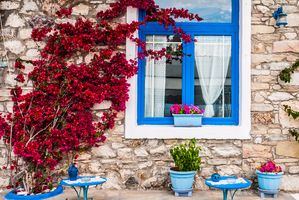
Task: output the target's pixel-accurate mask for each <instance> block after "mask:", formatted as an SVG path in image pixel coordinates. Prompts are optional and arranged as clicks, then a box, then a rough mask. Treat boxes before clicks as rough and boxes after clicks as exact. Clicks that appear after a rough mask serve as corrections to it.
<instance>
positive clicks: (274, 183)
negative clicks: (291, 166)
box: [256, 160, 283, 195]
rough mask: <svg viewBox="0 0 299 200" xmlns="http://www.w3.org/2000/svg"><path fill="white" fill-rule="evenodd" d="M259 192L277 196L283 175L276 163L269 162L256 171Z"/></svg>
mask: <svg viewBox="0 0 299 200" xmlns="http://www.w3.org/2000/svg"><path fill="white" fill-rule="evenodd" d="M256 174H257V178H258V185H259V191H260V193H261V194H262V195H264V194H270V195H277V194H278V192H279V187H280V183H281V178H282V175H283V172H282V169H281V167H280V166H278V165H276V164H275V162H274V161H271V160H269V161H267V162H266V163H263V164H262V165H261V166H259V167H258V168H257V169H256Z"/></svg>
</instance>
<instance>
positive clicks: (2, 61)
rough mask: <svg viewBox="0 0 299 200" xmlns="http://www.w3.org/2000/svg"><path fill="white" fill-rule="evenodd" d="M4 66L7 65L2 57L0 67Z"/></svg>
mask: <svg viewBox="0 0 299 200" xmlns="http://www.w3.org/2000/svg"><path fill="white" fill-rule="evenodd" d="M6 67H8V63H7V62H6V61H5V60H4V59H3V58H2V60H0V69H1V68H6Z"/></svg>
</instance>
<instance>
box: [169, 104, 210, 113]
mask: <svg viewBox="0 0 299 200" xmlns="http://www.w3.org/2000/svg"><path fill="white" fill-rule="evenodd" d="M170 112H171V113H172V114H203V113H204V110H203V109H200V108H199V107H198V106H194V105H190V106H188V105H186V104H184V105H182V104H174V105H172V106H171V107H170Z"/></svg>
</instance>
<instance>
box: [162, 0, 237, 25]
mask: <svg viewBox="0 0 299 200" xmlns="http://www.w3.org/2000/svg"><path fill="white" fill-rule="evenodd" d="M231 1H232V0H156V3H157V4H158V5H159V6H160V7H161V8H169V7H175V8H185V9H188V10H189V11H190V12H192V13H195V14H199V16H200V17H202V18H203V19H204V20H203V21H202V22H217V23H230V22H231V13H232V11H231V10H232V6H231V4H232V3H231ZM178 21H182V20H178Z"/></svg>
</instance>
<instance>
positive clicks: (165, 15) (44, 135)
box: [0, 0, 201, 193]
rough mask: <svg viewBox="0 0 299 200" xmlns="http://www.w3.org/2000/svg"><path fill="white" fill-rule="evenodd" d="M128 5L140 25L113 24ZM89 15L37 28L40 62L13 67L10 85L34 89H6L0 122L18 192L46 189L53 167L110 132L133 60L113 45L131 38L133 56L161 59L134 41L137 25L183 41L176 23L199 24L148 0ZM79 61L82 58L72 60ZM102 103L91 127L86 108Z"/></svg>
mask: <svg viewBox="0 0 299 200" xmlns="http://www.w3.org/2000/svg"><path fill="white" fill-rule="evenodd" d="M129 6H132V7H135V8H138V9H144V10H145V11H146V12H147V16H146V17H145V20H144V21H142V22H132V23H129V24H128V23H119V24H115V21H114V22H113V23H112V21H113V20H115V18H118V17H121V16H123V15H124V14H125V12H126V9H127V7H129ZM70 15H71V8H64V9H62V10H60V11H58V12H57V16H58V17H59V18H68V17H69V16H70ZM96 17H97V20H89V19H86V18H82V17H79V18H77V19H76V22H75V23H69V22H61V21H63V20H60V22H58V21H57V22H55V23H54V22H53V20H52V21H51V22H49V23H43V24H39V25H38V26H36V27H34V29H33V31H32V39H33V40H34V41H36V42H39V41H43V42H45V46H44V47H43V48H42V49H41V51H40V55H41V58H40V59H38V60H31V61H26V62H25V61H23V60H21V59H18V60H16V62H15V70H16V71H17V72H18V73H19V74H18V76H17V77H16V80H17V81H18V82H20V83H23V82H25V81H29V82H32V85H33V89H32V91H31V92H29V93H26V94H24V93H23V92H22V88H21V87H19V86H16V87H15V88H13V89H12V90H11V95H12V100H13V102H14V106H13V113H10V114H7V115H6V116H0V136H1V137H2V138H3V141H4V143H5V144H6V146H7V149H8V152H9V154H8V166H6V167H8V168H9V169H10V170H11V185H12V186H14V187H17V186H21V187H23V188H24V189H25V190H26V191H27V192H28V193H38V192H41V191H44V190H46V189H51V188H52V187H53V185H54V183H55V181H56V179H55V177H56V176H57V174H56V168H57V166H58V164H59V163H61V162H62V161H63V160H65V159H68V158H70V157H71V158H72V159H73V158H74V157H75V156H76V155H77V154H78V153H80V152H82V151H85V150H88V149H90V148H91V147H93V146H97V145H99V143H100V142H103V141H104V140H105V136H104V133H105V131H107V130H108V129H112V128H113V127H114V123H115V119H116V117H117V113H118V112H120V111H124V110H125V103H126V101H127V100H128V98H129V96H128V91H129V84H128V82H127V80H128V79H129V78H130V77H132V76H134V75H135V74H136V73H137V61H136V60H127V59H126V55H125V53H124V52H121V51H120V49H121V48H119V47H120V46H122V45H124V44H125V41H126V39H127V38H130V39H131V40H133V41H134V42H136V43H137V45H138V46H140V47H141V49H142V50H141V52H140V54H139V57H140V58H143V57H144V56H153V57H155V58H160V57H162V56H167V55H166V54H167V52H166V49H162V50H160V51H157V52H154V51H147V50H146V49H145V43H144V42H143V41H140V40H139V39H138V38H135V37H134V36H133V35H134V32H135V31H137V30H138V28H139V27H140V26H142V25H144V24H145V23H146V22H149V21H157V22H159V23H160V24H161V25H163V26H164V27H165V28H166V29H169V28H171V29H172V30H173V31H174V34H178V35H179V36H180V37H181V38H182V39H183V40H184V41H185V42H190V41H191V37H190V36H189V35H187V34H185V33H184V31H183V30H182V29H181V28H179V27H177V26H176V23H175V18H178V17H180V18H187V19H190V20H193V19H196V20H201V18H200V17H199V16H197V15H193V14H190V13H189V12H188V11H187V10H184V9H175V8H169V9H160V8H159V7H158V6H157V5H156V4H155V2H154V0H146V1H145V0H119V1H118V2H116V3H113V4H111V6H110V8H109V9H108V10H106V11H101V12H99V13H97V16H96ZM45 24H46V25H45ZM80 57H81V58H85V60H84V59H83V61H81V62H79V61H78V60H80V59H79V58H80ZM87 57H91V59H87ZM81 60H82V59H81ZM26 65H33V67H34V68H33V70H32V71H31V72H30V73H29V75H28V79H27V78H26V77H24V75H23V72H22V71H23V70H24V69H25V67H26ZM26 79H27V80H26ZM103 101H110V102H111V106H110V108H109V109H107V110H106V111H105V112H104V113H103V114H102V117H101V118H100V119H99V120H97V121H95V119H94V117H93V115H92V108H93V107H94V105H95V104H100V103H102V102H103Z"/></svg>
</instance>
